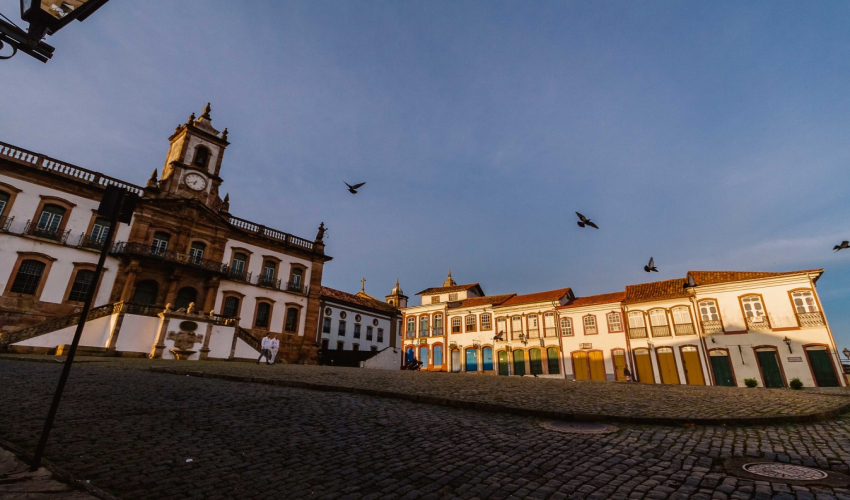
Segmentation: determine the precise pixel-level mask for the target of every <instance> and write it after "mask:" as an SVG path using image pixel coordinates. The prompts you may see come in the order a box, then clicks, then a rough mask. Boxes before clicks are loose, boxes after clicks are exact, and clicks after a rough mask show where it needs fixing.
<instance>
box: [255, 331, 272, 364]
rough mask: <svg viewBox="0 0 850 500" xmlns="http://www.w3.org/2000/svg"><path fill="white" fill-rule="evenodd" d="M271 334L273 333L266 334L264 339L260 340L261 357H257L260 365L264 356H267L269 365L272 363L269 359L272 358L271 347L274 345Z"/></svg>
mask: <svg viewBox="0 0 850 500" xmlns="http://www.w3.org/2000/svg"><path fill="white" fill-rule="evenodd" d="M271 335H272V334H271V333H267V334H266V336H265V337H263V340H262V341H261V342H260V357H258V358H257V364H258V365H259V364H260V360H261V359H263V356H265V357H266V364H267V365H270V364H271V363H269V360H270V359H271V358H270V356H271V351H270V350H269V349H271V347H272V338H271Z"/></svg>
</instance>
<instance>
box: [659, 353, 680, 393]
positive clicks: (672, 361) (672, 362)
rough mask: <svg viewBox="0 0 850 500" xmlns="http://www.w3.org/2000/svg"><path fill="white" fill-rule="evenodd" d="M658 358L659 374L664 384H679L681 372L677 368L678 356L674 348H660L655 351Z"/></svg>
mask: <svg viewBox="0 0 850 500" xmlns="http://www.w3.org/2000/svg"><path fill="white" fill-rule="evenodd" d="M655 355H656V356H657V357H658V373H659V374H660V375H661V383H662V384H671V385H678V384H679V370H678V368H676V355H675V354H674V353H673V348H672V347H659V348H657V349H655Z"/></svg>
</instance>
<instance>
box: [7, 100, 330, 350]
mask: <svg viewBox="0 0 850 500" xmlns="http://www.w3.org/2000/svg"><path fill="white" fill-rule="evenodd" d="M168 140H169V143H170V146H169V149H168V153H167V155H166V160H165V165H164V166H163V168H162V175H161V176H159V175H157V171H156V170H154V171H153V175H151V177H150V179H149V180H148V181H147V183H146V184H145V186H144V187H142V186H137V185H134V184H130V183H127V182H124V181H121V180H118V179H115V178H112V177H109V176H107V175H105V174H102V173H99V172H94V171H91V170H88V169H85V168H82V167H77V166H75V165H71V164H68V163H65V162H62V161H59V160H55V159H52V158H49V157H47V156H44V155H41V154H38V153H33V152H30V151H27V150H24V149H21V148H18V147H16V146H12V145H10V144H4V143H0V290H2V292H3V293H2V296H0V347H3V348H6V349H10V350H18V351H26V350H31V351H32V350H35V351H44V350H45V349H55V348H56V347H57V346H58V345H61V344H64V343H67V342H69V341H70V337H69V335H68V334H67V333H63V332H65V330H67V329H68V328H67V327H68V324H69V322H72V323H73V322H75V319H74V314H75V313H78V311H79V307H80V305H81V303H82V300H83V297H84V296H85V294H86V293H87V292H88V290H90V289H91V288H92V287H94V289H95V290H96V300H95V302H94V305H95V306H99V309H98V310H99V311H101V312H99V313H94V314H95V316H96V315H97V314H102V315H104V317H107V316H108V317H109V318H111V320H110V321H111V323H109V324H108V325H104V326H103V331H101V332H94V331H93V330H92V331H90V328H89V327H88V326H87V328H86V335H85V336H84V345H87V346H89V347H92V348H101V349H105V350H109V351H116V352H119V353H120V352H123V353H126V354H131V353H136V354H139V355H153V356H157V357H158V356H162V357H166V358H168V357H173V356H172V354H171V352H170V351H171V349H172V348H173V346H174V342H175V341H174V340H173V339H171V337H174V338H178V340H179V342H181V345H182V346H184V347H185V346H187V345H190V344H191V346H190V348H186V349H182V350H183V351H187V352H188V351H194V354H192V355H191V356H190V359H197V358H203V357H223V358H233V357H249V356H251V355H253V354H251V353H250V352H249V351H250V350H251V349H250V348H248V346H256V339H258V338H260V337H262V336H264V335H265V334H266V333H267V332H273V333H276V334H278V335H279V336H280V337H281V338H282V342H281V351H280V357H282V358H284V359H287V360H289V361H300V362H315V361H316V350H317V347H318V346H317V343H316V337H315V332H316V331H317V328H318V324H319V318H320V304H319V303H320V294H321V289H322V286H321V282H322V269H323V266H324V263H325V262H327V261H329V260H330V259H331V257H329V256H327V255H326V254H325V245H324V241H323V235H324V228H323V227H322V228H320V230H319V233H318V234H317V236H316V238H315V239H313V240H310V239H307V238H301V237H298V236H295V235H292V234H288V233H285V232H283V231H280V230H277V229H272V228H270V227H266V226H264V225H261V224H257V223H254V222H250V221H247V220H244V219H240V218H239V217H236V216H234V215H232V214H231V213H230V203H229V199H228V196H225V197H224V199H222V198H221V196H220V187H221V184H222V182H223V178H222V175H223V174H224V172H223V171H222V166H223V159H224V153H225V150H226V148H227V146H228V145H229V142H228V140H227V129H224V131H223V132H219V131H218V130H216V129H215V128H214V127H213V126H212V118H211V117H210V107H209V105H207V107H206V108H205V109H204V111H203V113H202V114H201V116H200V117H199V118H195V115H194V113H193V114H192V116H191V117H190V118H189V120H188V121H187V122H186V123H184V124H181V125H179V126H178V127H177V128H176V129H175V131H174V133H173V134H172V135H171V137H169V138H168ZM224 171H225V172H226V171H227V169H226V168H225V169H224ZM107 185H118V186H121V187H125V188H127V189H128V190H130V191H132V192H134V193H137V194H139V195H140V196H141V200H140V202H139V205H138V208H137V210H136V212H135V215H134V217H133V220H132V222H131V224H129V225H121V226H120V227H119V228H117V234H116V239H115V241H116V244H115V246H114V248H113V249H112V250H111V252H110V255H109V258H108V259H107V263H106V272H105V273H104V275H103V277H102V279H101V282H100V283H93V282H92V276H93V270H94V267H95V263H96V262H97V257H98V252H99V250H100V248H101V247H102V246H103V241H104V239H105V237H106V231H107V228H108V221H107V220H105V219H102V218H100V217H98V216H97V214H96V213H95V209H96V208H97V206H98V203H99V201H100V198H101V196H102V194H103V191H104V187H105V186H107ZM167 304H170V306H171V307H170V311H172V312H174V313H175V314H177V315H178V316H175V318H178V319H181V320H183V322H182V323H180V324H181V325H183V324H184V323H185V326H186V327H187V328H190V329H191V328H195V329H197V330H184V329H183V328H182V327H180V328H176V327H175V326H174V323H172V324H171V326H163V324H167V323H168V322H166V321H165V319H163V318H162V317H161V313H160V312H161V311H164V310H165V308H166V305H167ZM190 304H192V305H193V307H190ZM131 306H132V307H131ZM130 309H132V311H133V312H132V314H131V315H132V316H144V317H147V318H149V320H142V319H138V321H135V320H133V321H129V320H126V321H125V320H124V316H125V315H127V314H130ZM201 312H202V313H203V315H204V317H205V318H200V314H199V313H201ZM170 314H171V312H169V313H168V314H166V316H169V315H170ZM48 320H49V321H48ZM189 320H192V321H189ZM104 321H106V320H104ZM134 321H135V323H134ZM187 321H188V323H187ZM193 322H194V323H196V325H195V326H192V325H191V323H193ZM122 323H123V326H122ZM130 323H132V324H133V325H135V326H134V327H133V328H132V329H131V328H128V324H130ZM211 324H214V325H215V329H213V330H214V331H215V332H216V333H215V335H216V338H215V339H212V345H213V347H216V346H217V347H216V348H215V349H213V348H212V347H210V341H211V339H210V335H212V331H213V330H210V332H209V333H203V332H202V330H204V328H207V326H209V325H211ZM140 325H146V326H140ZM57 328H58V330H57ZM92 328H94V327H92ZM210 328H212V327H211V326H210ZM228 328H229V330H228ZM167 329H172V330H169V331H165V330H167ZM59 330H61V332H60V333H57V331H59ZM160 330H162V331H160ZM225 330H227V331H229V332H230V333H222V332H225ZM193 332H194V333H193ZM172 333H173V334H174V335H171V334H172ZM190 333H191V335H189V334H190ZM222 335H230V337H231V339H228V341H227V342H225V341H224V340H223V339H222ZM201 338H203V339H202V340H201ZM238 339H241V340H238ZM193 340H194V342H192V341H193ZM240 342H241V343H240ZM243 344H244V349H243V350H244V353H243V354H244V356H240V355H239V353H237V352H236V351H237V346H242V345H243ZM225 345H226V347H227V348H226V349H225ZM225 351H226V352H225ZM240 352H241V351H240Z"/></svg>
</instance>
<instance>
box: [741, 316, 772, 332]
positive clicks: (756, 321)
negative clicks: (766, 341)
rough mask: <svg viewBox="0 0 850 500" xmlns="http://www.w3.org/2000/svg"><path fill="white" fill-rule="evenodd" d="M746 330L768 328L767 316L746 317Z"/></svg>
mask: <svg viewBox="0 0 850 500" xmlns="http://www.w3.org/2000/svg"><path fill="white" fill-rule="evenodd" d="M747 329H748V330H770V320H769V319H767V316H752V317H747Z"/></svg>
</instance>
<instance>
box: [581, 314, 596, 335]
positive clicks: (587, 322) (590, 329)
mask: <svg viewBox="0 0 850 500" xmlns="http://www.w3.org/2000/svg"><path fill="white" fill-rule="evenodd" d="M582 321H583V322H584V334H585V335H596V333H597V330H596V316H593V315H592V314H588V315H587V316H585V317H584V318H582Z"/></svg>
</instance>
